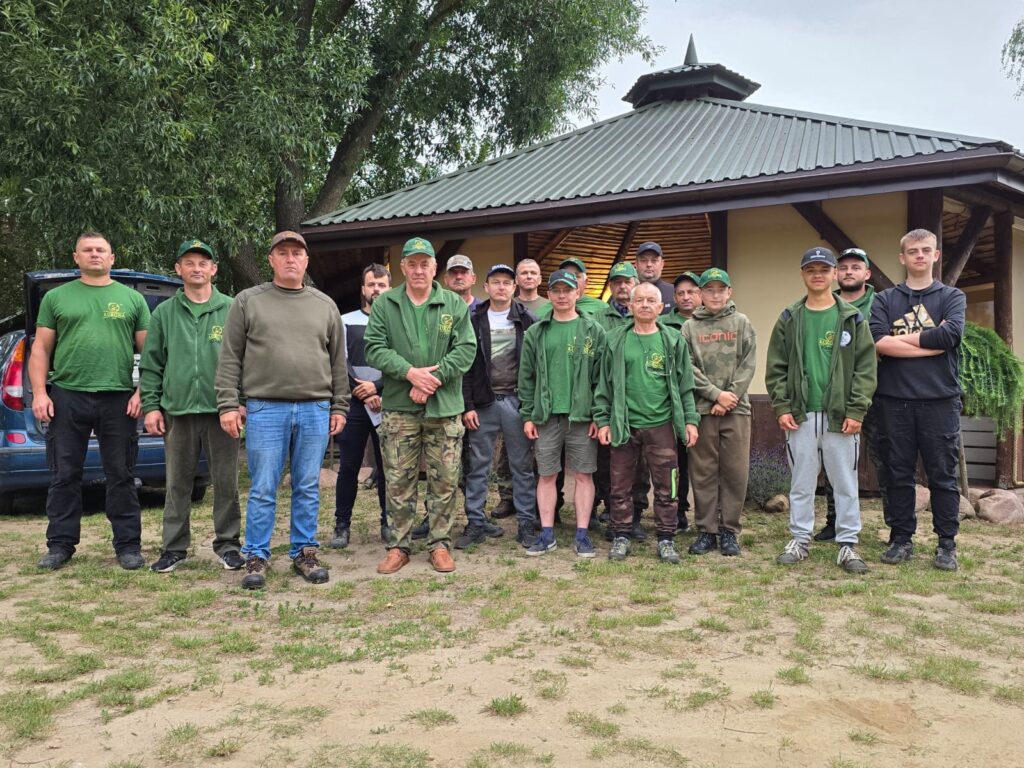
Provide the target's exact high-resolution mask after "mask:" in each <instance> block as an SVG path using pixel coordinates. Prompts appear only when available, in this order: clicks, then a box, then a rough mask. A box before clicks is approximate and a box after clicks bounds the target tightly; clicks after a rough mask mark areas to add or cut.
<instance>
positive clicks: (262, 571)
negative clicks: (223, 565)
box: [242, 555, 268, 589]
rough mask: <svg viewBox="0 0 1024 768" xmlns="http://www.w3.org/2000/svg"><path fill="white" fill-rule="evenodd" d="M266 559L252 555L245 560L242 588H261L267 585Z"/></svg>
mask: <svg viewBox="0 0 1024 768" xmlns="http://www.w3.org/2000/svg"><path fill="white" fill-rule="evenodd" d="M267 565H268V564H267V561H266V560H264V559H263V558H262V557H257V556H256V555H252V556H251V557H249V559H248V560H246V561H245V576H244V577H243V578H242V589H263V588H264V587H265V586H267Z"/></svg>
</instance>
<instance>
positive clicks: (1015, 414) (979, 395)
mask: <svg viewBox="0 0 1024 768" xmlns="http://www.w3.org/2000/svg"><path fill="white" fill-rule="evenodd" d="M960 386H961V388H962V389H963V391H964V405H963V408H964V413H965V414H967V415H968V416H988V417H989V418H991V419H992V420H993V421H995V423H996V434H998V435H1002V436H1010V435H1019V434H1020V433H1021V426H1022V423H1021V407H1022V405H1024V365H1022V363H1021V360H1020V359H1019V358H1018V357H1017V356H1016V355H1014V354H1013V350H1012V349H1010V348H1009V347H1008V346H1007V345H1006V342H1005V341H1003V340H1002V339H1001V338H999V336H998V335H997V334H996V332H995V331H993V330H992V329H990V328H983V327H982V326H980V325H975V324H974V323H966V324H965V325H964V335H963V339H962V340H961V342H960Z"/></svg>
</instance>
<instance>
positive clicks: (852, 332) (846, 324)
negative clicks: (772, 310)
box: [764, 296, 877, 432]
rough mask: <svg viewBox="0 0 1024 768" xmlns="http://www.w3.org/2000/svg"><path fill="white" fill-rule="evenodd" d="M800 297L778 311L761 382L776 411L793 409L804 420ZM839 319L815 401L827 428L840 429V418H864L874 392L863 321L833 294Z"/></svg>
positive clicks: (872, 351)
mask: <svg viewBox="0 0 1024 768" xmlns="http://www.w3.org/2000/svg"><path fill="white" fill-rule="evenodd" d="M806 301H807V297H806V296H805V297H804V298H802V299H800V300H799V301H797V302H795V303H794V304H792V305H790V306H789V307H787V308H786V309H784V310H783V311H782V314H781V315H780V316H779V319H778V320H776V321H775V328H774V329H773V330H772V338H771V341H769V342H768V363H767V370H766V371H765V375H764V383H765V386H766V387H767V388H768V397H769V399H770V400H771V403H772V408H773V409H774V410H775V415H776V416H781V415H782V414H784V413H791V414H793V419H794V420H795V421H796V423H797V424H800V423H802V422H804V421H806V420H807V412H806V410H805V408H804V403H806V402H807V380H806V377H805V376H804V362H803V357H804V311H803V307H804V303H805V302H806ZM836 302H837V303H838V305H839V322H838V323H837V325H836V332H835V338H836V343H834V344H833V347H832V359H831V361H830V363H829V376H828V383H827V384H826V385H825V389H824V391H823V392H822V396H821V402H822V408H823V410H824V411H825V415H826V416H827V417H828V429H829V431H830V432H840V431H842V428H843V420H844V419H847V418H850V419H855V420H857V421H864V414H865V413H867V410H868V408H870V407H871V396H872V395H873V394H874V393H875V383H876V367H877V358H876V357H875V344H874V341H873V340H872V338H871V329H870V328H869V327H868V321H867V319H866V318H865V317H864V315H862V314H861V313H860V311H859V310H858V309H857V308H856V307H855V306H853V305H852V304H847V303H846V302H845V301H843V300H842V299H838V298H837V299H836Z"/></svg>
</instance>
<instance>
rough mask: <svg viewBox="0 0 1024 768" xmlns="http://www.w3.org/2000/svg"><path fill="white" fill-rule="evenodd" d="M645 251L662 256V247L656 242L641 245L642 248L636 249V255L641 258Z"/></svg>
mask: <svg viewBox="0 0 1024 768" xmlns="http://www.w3.org/2000/svg"><path fill="white" fill-rule="evenodd" d="M644 251H654V252H655V253H656V254H658V255H659V256H661V255H662V252H661V246H660V245H658V244H657V243H655V242H647V243H641V244H640V247H638V248H637V249H636V255H637V256H639V255H640V254H641V253H643V252H644Z"/></svg>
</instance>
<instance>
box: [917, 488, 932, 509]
mask: <svg viewBox="0 0 1024 768" xmlns="http://www.w3.org/2000/svg"><path fill="white" fill-rule="evenodd" d="M931 500H932V492H931V491H929V490H928V489H927V488H925V487H924V486H923V485H915V486H914V511H915V512H924V511H925V510H926V509H928V503H929V502H930V501H931Z"/></svg>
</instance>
